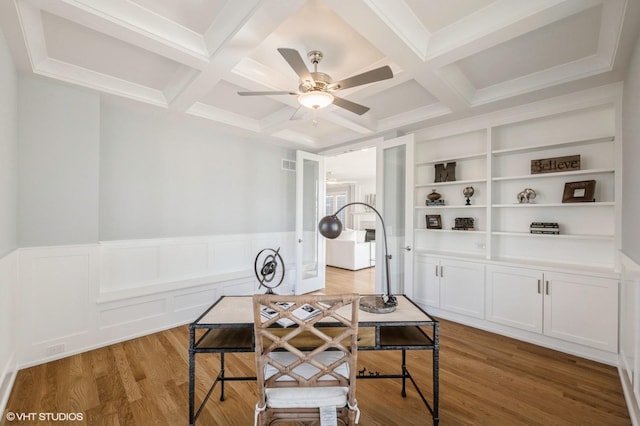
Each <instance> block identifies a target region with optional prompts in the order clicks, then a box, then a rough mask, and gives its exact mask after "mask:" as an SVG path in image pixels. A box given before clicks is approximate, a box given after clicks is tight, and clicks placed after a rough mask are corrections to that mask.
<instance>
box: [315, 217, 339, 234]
mask: <svg viewBox="0 0 640 426" xmlns="http://www.w3.org/2000/svg"><path fill="white" fill-rule="evenodd" d="M318 231H320V234H321V235H322V236H323V237H325V238H329V239H330V240H333V239H335V238H338V237H339V236H340V234H341V233H342V222H340V219H338V216H336V215H329V216H325V217H323V218H322V219H320V222H319V223H318Z"/></svg>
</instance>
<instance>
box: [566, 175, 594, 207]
mask: <svg viewBox="0 0 640 426" xmlns="http://www.w3.org/2000/svg"><path fill="white" fill-rule="evenodd" d="M595 192H596V181H595V180H583V181H580V182H567V183H565V184H564V192H563V193H562V202H563V203H582V202H592V201H595V200H594V198H593V195H594V194H595Z"/></svg>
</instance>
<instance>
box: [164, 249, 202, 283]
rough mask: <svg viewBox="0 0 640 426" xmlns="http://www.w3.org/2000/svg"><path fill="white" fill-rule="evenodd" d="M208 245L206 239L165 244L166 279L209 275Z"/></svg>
mask: <svg viewBox="0 0 640 426" xmlns="http://www.w3.org/2000/svg"><path fill="white" fill-rule="evenodd" d="M209 246H210V245H209V243H208V242H207V241H201V242H193V243H189V242H184V243H172V244H167V246H166V258H167V261H166V268H167V269H166V277H167V279H169V280H170V281H171V280H178V279H184V278H185V277H197V276H204V275H209Z"/></svg>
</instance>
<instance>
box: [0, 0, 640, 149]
mask: <svg viewBox="0 0 640 426" xmlns="http://www.w3.org/2000/svg"><path fill="white" fill-rule="evenodd" d="M635 16H640V1H636V0H536V1H527V0H446V1H442V0H394V1H387V0H287V1H276V0H268V1H266V0H242V1H237V0H73V1H71V0H11V1H10V0H6V1H1V2H0V26H1V28H2V31H3V32H5V39H6V40H8V41H9V43H11V46H10V47H11V52H12V54H13V55H14V61H15V63H16V64H20V67H21V68H25V69H26V68H29V67H30V68H31V71H32V72H33V73H35V74H39V75H44V76H47V77H49V78H54V79H59V80H61V81H64V82H66V83H71V84H77V85H81V86H84V87H88V88H90V89H93V90H97V91H101V92H104V93H109V94H111V95H115V96H121V97H124V98H128V99H130V100H133V101H135V102H142V103H147V104H151V105H154V106H155V107H158V108H171V109H172V110H174V111H176V113H185V114H189V115H195V116H198V117H201V118H203V119H206V120H210V121H212V122H214V123H217V124H221V128H224V129H235V130H237V131H238V132H239V133H240V134H243V135H246V134H248V133H249V134H255V135H258V136H259V137H261V138H263V139H264V140H269V141H274V142H279V143H283V144H285V145H287V146H292V147H299V148H301V149H305V150H308V151H323V150H327V149H330V148H331V147H337V146H339V145H340V146H341V145H346V144H349V143H351V142H358V143H360V142H363V141H366V140H370V139H373V138H375V137H379V136H381V135H384V134H388V133H389V132H391V131H395V132H399V133H402V132H408V131H414V130H416V129H419V128H423V127H425V126H429V125H431V124H435V123H438V124H440V123H443V122H446V121H449V120H454V119H456V117H461V116H470V115H473V114H475V113H486V112H489V111H492V110H496V109H498V108H506V107H515V106H518V105H522V104H524V103H526V102H531V100H532V99H536V100H541V99H544V98H546V97H551V96H554V95H557V94H566V93H569V92H571V91H576V90H583V89H587V88H589V87H593V86H596V85H602V84H607V83H613V82H618V81H621V79H622V78H624V66H625V65H626V64H627V63H628V58H629V57H630V54H631V52H632V49H633V47H634V43H636V40H637V37H638V28H637V22H638V21H637V19H634V18H633V17H635ZM16 22H19V23H20V25H16V24H15V23H16ZM278 48H290V49H295V50H296V51H297V52H298V53H297V55H299V57H298V60H299V62H300V64H297V65H296V64H295V62H296V59H295V58H296V56H295V55H296V54H294V56H292V57H290V58H289V61H293V63H289V62H288V61H287V60H285V58H284V57H283V56H282V55H281V54H280V53H279V52H278V50H277V49H278ZM311 50H320V51H321V52H322V53H323V55H324V57H323V59H322V60H321V61H320V62H319V64H318V65H317V66H318V71H320V72H322V73H325V74H328V75H329V78H331V79H332V80H333V81H339V80H344V79H346V78H349V77H352V76H357V75H360V74H361V73H366V72H369V71H371V70H375V69H379V68H380V67H386V66H389V67H390V69H391V70H393V78H390V79H380V78H372V79H371V80H368V79H366V78H364V77H358V78H357V79H356V84H354V86H353V87H349V88H344V87H343V88H341V89H336V88H334V87H332V86H326V87H325V86H323V84H322V83H320V81H321V80H322V78H321V77H320V76H316V77H315V80H316V86H315V87H313V88H306V89H304V90H317V91H322V90H324V91H329V92H331V93H333V94H334V95H335V96H337V97H340V98H343V99H345V100H346V101H350V102H353V103H356V104H360V105H363V106H366V107H368V108H370V109H369V110H368V111H367V112H364V113H363V114H362V115H359V114H356V113H354V112H352V111H349V110H348V108H349V106H348V105H343V107H339V106H337V104H336V105H330V106H328V107H327V108H324V109H320V110H317V111H312V110H310V109H306V108H305V107H300V105H299V103H298V97H297V96H273V95H271V96H269V95H266V96H263V95H261V96H251V97H244V96H243V97H241V96H239V95H238V93H237V92H239V91H259V92H263V91H274V90H276V91H291V92H296V93H299V90H300V89H299V85H300V76H299V74H306V71H304V68H306V69H307V71H313V69H314V66H313V64H311V63H310V61H309V59H308V57H307V54H308V52H309V51H311ZM294 68H298V71H297V72H296V71H295V70H294ZM365 75H366V74H365ZM345 108H347V109H345ZM351 108H352V109H353V108H354V107H353V106H352V107H351ZM298 109H300V114H298V115H300V116H301V117H302V119H298V120H291V117H292V115H293V113H294V112H295V111H296V110H298ZM361 112H362V111H361Z"/></svg>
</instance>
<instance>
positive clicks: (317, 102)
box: [298, 90, 333, 109]
mask: <svg viewBox="0 0 640 426" xmlns="http://www.w3.org/2000/svg"><path fill="white" fill-rule="evenodd" d="M298 102H300V104H301V105H303V106H305V107H307V108H310V109H320V108H324V107H326V106H328V105H331V104H332V103H333V95H332V94H331V93H327V92H321V91H319V90H311V91H309V92H306V93H303V94H301V95H300V96H298Z"/></svg>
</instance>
